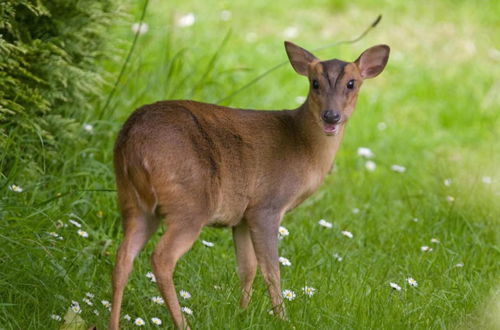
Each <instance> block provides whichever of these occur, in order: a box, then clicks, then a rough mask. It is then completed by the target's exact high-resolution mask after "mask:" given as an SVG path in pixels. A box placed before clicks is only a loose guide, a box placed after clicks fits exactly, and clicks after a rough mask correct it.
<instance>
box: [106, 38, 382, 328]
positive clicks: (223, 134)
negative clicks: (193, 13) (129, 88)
mask: <svg viewBox="0 0 500 330" xmlns="http://www.w3.org/2000/svg"><path fill="white" fill-rule="evenodd" d="M285 49H286V53H287V55H288V59H289V60H290V63H291V65H292V67H293V69H294V70H295V71H296V72H297V73H298V74H299V75H303V76H306V77H307V78H308V80H309V84H310V88H309V92H308V96H307V98H306V100H305V101H304V103H303V104H302V105H300V106H299V107H298V108H297V109H295V110H279V111H278V110H276V111H264V110H246V109H234V108H229V107H224V106H219V105H214V104H208V103H200V102H196V101H190V100H172V101H160V102H156V103H153V104H150V105H145V106H142V107H140V108H138V109H137V110H135V111H134V112H133V113H132V114H131V115H130V117H129V118H128V119H127V120H126V122H125V123H124V125H123V127H122V129H121V131H120V132H119V134H118V136H117V139H116V143H115V147H114V158H113V161H114V171H115V176H116V185H117V194H118V204H119V207H120V212H121V217H122V224H123V230H124V237H123V240H122V242H121V244H120V246H119V248H118V250H117V254H116V264H115V267H114V270H113V274H112V289H113V293H112V310H111V317H110V321H109V328H110V329H118V328H119V316H120V308H121V303H122V299H123V293H124V288H125V285H126V283H127V280H128V276H129V274H130V272H131V271H132V267H133V261H134V258H135V257H136V256H137V255H138V254H139V252H140V251H141V249H142V248H143V247H144V245H145V244H146V242H147V241H148V240H149V239H150V237H151V236H152V235H153V233H155V232H156V230H157V229H158V227H159V225H160V223H162V222H164V224H165V227H166V230H165V233H164V234H163V235H162V236H161V238H160V239H159V241H158V243H157V244H156V246H155V248H154V251H153V253H152V256H151V264H152V270H153V273H154V275H155V278H156V281H157V285H158V288H159V291H160V292H161V295H162V296H163V298H164V301H165V304H166V307H167V309H168V311H169V312H170V316H171V319H172V321H173V323H174V325H175V327H176V328H179V329H189V326H188V324H187V321H186V319H185V318H184V316H183V314H182V312H181V307H180V305H179V301H178V298H177V293H176V289H175V285H174V282H173V273H174V269H175V266H176V263H177V261H178V260H179V258H180V257H181V256H183V255H184V254H185V253H186V252H187V251H188V250H189V249H190V248H191V247H192V245H193V243H194V242H195V241H196V240H197V238H198V236H199V235H200V232H201V231H202V229H203V227H205V226H217V227H219V226H223V227H230V228H231V229H232V236H233V242H234V246H235V254H236V263H237V273H238V275H239V279H240V287H241V297H240V301H239V305H240V307H241V308H246V307H247V306H248V304H249V301H250V298H251V295H252V283H253V281H254V278H255V276H256V272H257V268H260V271H261V273H262V276H263V279H264V281H265V284H266V287H267V291H268V294H269V296H270V300H271V304H272V311H273V312H274V314H275V315H276V316H278V317H280V318H283V319H286V314H285V308H284V304H283V298H282V294H281V287H280V269H279V261H278V259H279V255H278V230H279V226H280V222H281V220H282V219H283V216H284V215H285V213H287V212H289V211H291V210H293V209H294V208H295V207H297V206H298V205H299V204H301V203H302V202H303V201H304V200H305V199H306V198H308V197H309V196H310V195H311V194H313V193H314V192H315V191H316V190H317V189H318V188H319V187H320V185H321V184H322V182H323V180H324V179H325V176H326V175H327V174H328V173H329V172H330V171H331V169H332V167H333V163H334V159H335V155H336V153H337V151H338V149H339V147H340V143H341V141H342V138H343V135H344V130H345V127H346V124H347V122H348V121H349V119H350V117H351V116H352V114H353V112H354V108H355V105H356V100H357V96H358V92H359V90H360V87H361V85H362V84H363V81H364V80H365V79H369V78H373V77H376V76H377V75H379V74H380V73H381V72H382V71H383V70H384V68H385V66H386V64H387V61H388V58H389V52H390V48H389V46H387V45H377V46H374V47H371V48H368V49H367V50H365V51H364V52H363V53H362V54H361V55H360V56H359V57H358V58H357V59H356V60H355V61H354V62H345V61H341V60H338V59H332V60H327V61H320V60H319V59H318V58H316V57H315V56H314V55H313V54H312V53H311V52H309V51H307V50H305V49H303V48H301V47H299V46H298V45H295V44H294V43H292V42H288V41H285Z"/></svg>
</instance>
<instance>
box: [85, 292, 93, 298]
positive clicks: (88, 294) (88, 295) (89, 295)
mask: <svg viewBox="0 0 500 330" xmlns="http://www.w3.org/2000/svg"><path fill="white" fill-rule="evenodd" d="M85 296H86V297H87V298H90V299H93V298H94V294H92V293H90V292H87V293H86V294H85Z"/></svg>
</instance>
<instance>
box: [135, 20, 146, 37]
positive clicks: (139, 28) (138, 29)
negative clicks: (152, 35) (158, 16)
mask: <svg viewBox="0 0 500 330" xmlns="http://www.w3.org/2000/svg"><path fill="white" fill-rule="evenodd" d="M148 31H149V25H148V23H146V22H139V23H134V24H132V32H134V33H138V34H139V35H141V34H145V33H147V32H148Z"/></svg>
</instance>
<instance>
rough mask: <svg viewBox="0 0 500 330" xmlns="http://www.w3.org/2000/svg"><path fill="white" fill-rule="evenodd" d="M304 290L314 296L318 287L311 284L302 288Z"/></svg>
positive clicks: (309, 295) (307, 294)
mask: <svg viewBox="0 0 500 330" xmlns="http://www.w3.org/2000/svg"><path fill="white" fill-rule="evenodd" d="M302 292H304V294H305V295H306V296H308V297H312V296H313V295H314V294H315V293H316V289H315V288H312V287H310V286H305V287H303V288H302Z"/></svg>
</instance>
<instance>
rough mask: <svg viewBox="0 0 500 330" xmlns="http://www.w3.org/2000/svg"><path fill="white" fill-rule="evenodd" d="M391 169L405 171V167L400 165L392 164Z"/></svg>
mask: <svg viewBox="0 0 500 330" xmlns="http://www.w3.org/2000/svg"><path fill="white" fill-rule="evenodd" d="M391 170H393V171H394V172H398V173H404V172H406V167H404V166H401V165H392V166H391Z"/></svg>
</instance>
